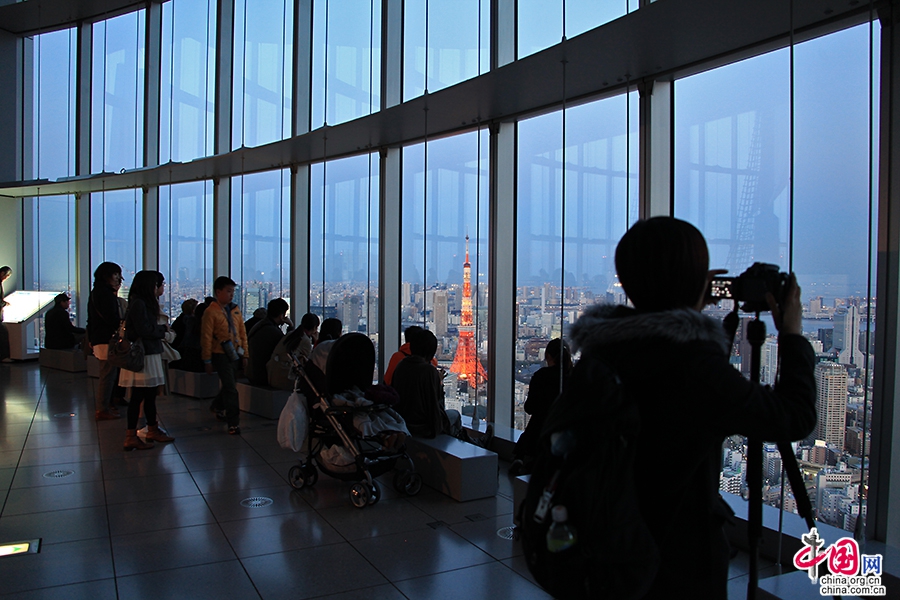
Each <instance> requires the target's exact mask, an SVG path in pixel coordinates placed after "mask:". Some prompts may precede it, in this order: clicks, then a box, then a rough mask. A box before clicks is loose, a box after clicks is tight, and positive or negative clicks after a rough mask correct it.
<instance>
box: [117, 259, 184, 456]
mask: <svg viewBox="0 0 900 600" xmlns="http://www.w3.org/2000/svg"><path fill="white" fill-rule="evenodd" d="M157 275H158V274H157V272H156V271H140V272H138V273H137V274H136V275H135V276H134V281H133V282H132V284H131V290H130V291H129V293H128V314H127V315H125V338H126V339H127V340H128V341H130V342H131V343H132V344H142V345H143V347H144V368H143V369H142V370H140V371H129V370H127V369H122V371H121V374H120V376H119V385H121V386H122V387H129V388H131V402H130V403H129V404H128V416H127V421H128V423H127V426H126V430H125V443H124V449H125V450H135V449H136V450H147V449H149V448H152V447H153V441H157V442H171V441H173V440H174V439H175V438H172V437H170V436H168V435H166V433H165V432H164V431H163V430H161V429H160V428H159V425H158V424H157V422H156V394H157V388H158V387H159V386H160V385H162V384H164V383H165V372H164V371H163V363H162V354H161V353H162V340H164V339H165V337H166V333H167V332H168V331H169V326H168V325H160V324H159V322H158V319H159V314H160V310H159V300H158V296H157V295H156V290H157ZM141 404H143V405H144V416H145V417H146V418H147V435H146V440H147V441H146V442H145V441H143V440H141V439H140V438H139V437H138V436H137V423H138V418H139V417H140V414H141Z"/></svg>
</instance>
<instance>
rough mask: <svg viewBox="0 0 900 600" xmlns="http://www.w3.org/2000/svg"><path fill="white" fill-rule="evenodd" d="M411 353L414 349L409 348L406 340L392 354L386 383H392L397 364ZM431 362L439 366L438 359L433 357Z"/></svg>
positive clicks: (385, 378) (385, 379) (386, 372)
mask: <svg viewBox="0 0 900 600" xmlns="http://www.w3.org/2000/svg"><path fill="white" fill-rule="evenodd" d="M410 354H412V350H410V349H409V342H406V343H405V344H403V345H402V346H400V349H399V350H397V351H396V352H394V354H393V355H392V356H391V360H390V362H389V363H388V368H387V371H385V372H384V383H386V384H388V385H391V380H393V378H394V369H396V368H397V365H399V364H400V362H401V361H402V360H403V359H404V358H406V357H407V356H409V355H410ZM431 364H433V365H434V366H435V367H436V366H438V362H437V359H436V358H432V359H431Z"/></svg>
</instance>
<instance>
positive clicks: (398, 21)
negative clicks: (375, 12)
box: [381, 0, 403, 110]
mask: <svg viewBox="0 0 900 600" xmlns="http://www.w3.org/2000/svg"><path fill="white" fill-rule="evenodd" d="M402 100H403V0H382V3H381V110H385V109H387V108H390V107H392V106H396V105H398V104H400V103H401V102H402Z"/></svg>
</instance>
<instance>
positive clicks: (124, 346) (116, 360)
mask: <svg viewBox="0 0 900 600" xmlns="http://www.w3.org/2000/svg"><path fill="white" fill-rule="evenodd" d="M107 357H108V358H107V360H108V361H109V364H111V365H112V366H114V367H118V368H120V369H125V370H127V371H134V372H135V373H138V372H140V371H143V370H144V343H143V342H142V341H141V340H140V338H138V339H137V340H135V341H134V342H130V341H128V338H127V337H125V321H122V323H121V324H120V325H119V330H118V331H117V332H116V333H114V334H113V336H112V338H110V340H109V352H108V354H107Z"/></svg>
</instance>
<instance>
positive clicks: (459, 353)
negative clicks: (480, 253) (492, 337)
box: [450, 233, 487, 385]
mask: <svg viewBox="0 0 900 600" xmlns="http://www.w3.org/2000/svg"><path fill="white" fill-rule="evenodd" d="M450 372H451V373H456V374H457V375H458V376H459V378H460V379H465V380H466V381H468V382H469V384H470V385H474V384H475V383H477V382H482V381H485V380H487V372H486V371H485V370H484V367H483V366H482V365H481V361H480V360H478V354H477V353H476V352H475V325H474V321H473V320H472V265H471V264H470V263H469V234H468V233H467V234H466V262H465V263H463V289H462V319H461V320H460V324H459V345H458V346H457V347H456V356H454V357H453V364H452V365H450Z"/></svg>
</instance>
